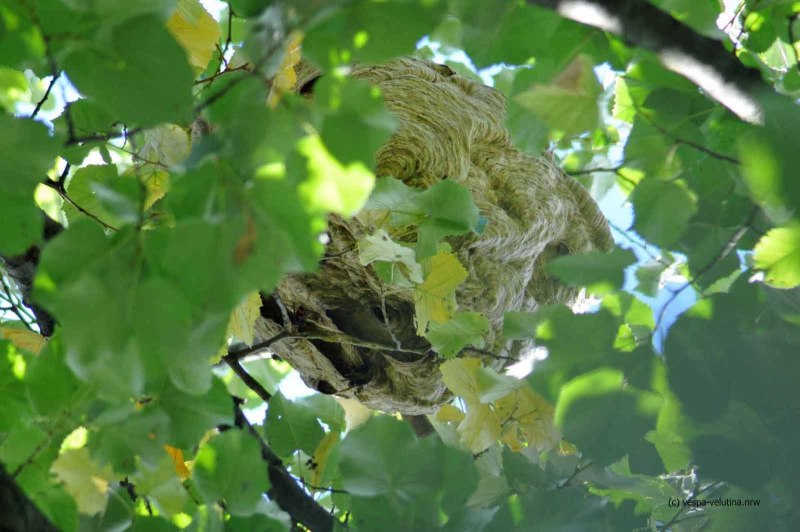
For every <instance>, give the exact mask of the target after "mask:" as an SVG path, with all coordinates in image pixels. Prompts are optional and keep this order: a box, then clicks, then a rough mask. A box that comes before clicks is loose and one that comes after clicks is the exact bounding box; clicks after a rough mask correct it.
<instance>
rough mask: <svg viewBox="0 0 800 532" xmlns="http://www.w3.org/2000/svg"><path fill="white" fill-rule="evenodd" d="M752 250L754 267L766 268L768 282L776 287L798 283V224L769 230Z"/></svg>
mask: <svg viewBox="0 0 800 532" xmlns="http://www.w3.org/2000/svg"><path fill="white" fill-rule="evenodd" d="M754 252H755V254H754V257H753V258H754V261H755V265H756V268H759V269H762V270H766V272H767V275H766V277H765V279H764V280H765V281H766V282H767V283H768V284H771V285H772V286H775V287H777V288H793V287H795V286H797V285H800V225H797V224H794V225H790V226H787V227H779V228H776V229H772V230H770V231H769V232H768V233H767V234H766V235H764V236H763V237H762V238H761V240H760V241H759V243H758V245H757V246H756V247H755V250H754Z"/></svg>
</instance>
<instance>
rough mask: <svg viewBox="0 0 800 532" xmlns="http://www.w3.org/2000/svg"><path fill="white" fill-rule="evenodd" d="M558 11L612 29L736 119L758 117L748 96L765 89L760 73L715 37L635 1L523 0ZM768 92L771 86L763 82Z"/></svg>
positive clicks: (759, 111)
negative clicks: (651, 52) (683, 78)
mask: <svg viewBox="0 0 800 532" xmlns="http://www.w3.org/2000/svg"><path fill="white" fill-rule="evenodd" d="M528 3H530V4H535V5H540V6H543V7H548V8H551V9H553V10H555V11H556V12H558V14H560V15H561V16H563V17H565V18H568V19H571V20H574V21H576V22H580V23H582V24H586V25H588V26H592V27H595V28H598V29H601V30H603V31H608V32H610V33H614V34H617V35H619V36H620V37H622V38H623V39H625V40H626V41H628V42H630V43H631V44H633V45H635V46H639V47H641V48H645V49H648V50H651V51H653V52H655V53H656V54H657V55H658V57H659V58H660V59H661V62H662V63H663V64H664V66H665V67H667V68H668V69H670V70H672V71H673V72H676V73H678V74H680V75H682V76H684V77H685V78H687V79H689V80H690V81H692V82H693V83H695V84H696V85H697V86H698V87H701V88H702V89H703V90H704V91H705V92H706V93H707V94H708V95H709V96H711V97H712V98H714V99H715V100H717V101H718V102H719V103H721V104H722V105H724V106H725V107H727V108H728V109H730V110H731V111H733V112H734V113H735V114H736V115H738V116H739V117H740V118H741V119H742V120H746V121H748V122H753V123H761V122H762V121H763V110H762V108H761V105H760V104H759V102H758V101H757V99H756V98H755V97H754V94H755V93H757V92H758V91H759V90H760V89H766V88H768V87H767V85H766V84H765V83H764V81H763V80H762V79H761V74H760V73H759V72H758V71H757V70H753V69H751V68H748V67H746V66H744V65H743V64H742V63H741V62H740V61H739V60H738V59H737V58H736V57H735V56H733V55H732V54H730V53H729V52H727V51H726V50H725V49H724V48H723V47H722V44H721V43H720V42H719V41H716V40H714V39H711V38H709V37H705V36H703V35H700V34H698V33H697V32H695V31H694V30H693V29H692V28H690V27H689V26H687V25H685V24H683V23H681V22H679V21H677V20H675V19H674V18H672V17H671V16H670V15H669V14H667V13H665V12H664V11H661V10H660V9H658V8H657V7H655V6H654V5H652V4H650V3H648V2H643V1H641V0H528ZM769 90H770V91H771V90H772V88H771V87H769Z"/></svg>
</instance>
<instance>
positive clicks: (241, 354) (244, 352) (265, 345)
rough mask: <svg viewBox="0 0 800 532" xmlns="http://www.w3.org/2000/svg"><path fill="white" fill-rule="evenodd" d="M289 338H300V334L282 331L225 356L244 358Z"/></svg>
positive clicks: (235, 358) (232, 358) (231, 358)
mask: <svg viewBox="0 0 800 532" xmlns="http://www.w3.org/2000/svg"><path fill="white" fill-rule="evenodd" d="M287 338H298V336H296V335H292V334H291V333H289V332H288V331H281V332H279V333H278V334H276V335H275V336H273V337H272V338H269V339H267V340H264V341H263V342H259V343H257V344H253V345H252V346H250V347H247V348H245V349H240V350H239V351H233V352H230V353H228V354H227V355H225V358H228V359H230V360H242V359H243V358H244V357H246V356H247V355H251V354H253V353H257V352H258V351H262V350H264V349H266V348H268V347H269V346H271V345H272V344H274V343H275V342H279V341H281V340H285V339H287Z"/></svg>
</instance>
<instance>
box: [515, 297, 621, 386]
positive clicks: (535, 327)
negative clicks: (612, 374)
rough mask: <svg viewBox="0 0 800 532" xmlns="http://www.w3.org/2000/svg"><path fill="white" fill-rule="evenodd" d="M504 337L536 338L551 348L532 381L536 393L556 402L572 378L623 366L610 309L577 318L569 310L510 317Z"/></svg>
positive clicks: (556, 308) (561, 308) (557, 308)
mask: <svg viewBox="0 0 800 532" xmlns="http://www.w3.org/2000/svg"><path fill="white" fill-rule="evenodd" d="M505 321H506V323H505V324H504V334H506V337H508V333H514V336H512V337H518V338H535V339H536V340H537V345H541V346H544V347H546V348H547V350H548V353H549V355H548V357H547V358H546V359H545V360H543V361H541V362H537V363H536V371H534V372H533V374H532V375H531V376H530V377H529V378H528V380H529V382H530V383H531V385H532V386H533V389H534V390H536V391H537V392H539V393H541V394H542V395H544V396H545V397H546V398H547V399H550V400H555V399H556V398H557V397H558V392H559V389H560V388H561V386H562V385H563V384H564V383H566V382H567V381H568V380H570V379H571V378H573V377H575V376H577V375H580V374H581V373H584V372H586V371H591V370H593V369H596V368H598V367H601V366H606V365H615V364H616V363H618V362H619V359H618V358H617V356H616V355H617V354H618V353H616V352H615V351H614V349H613V347H612V346H613V343H614V338H615V336H616V331H617V329H618V327H619V325H618V321H617V319H616V318H615V317H614V316H613V315H612V314H611V312H609V311H608V310H606V309H600V310H599V311H598V312H595V313H591V314H573V313H572V311H571V310H570V309H568V308H567V307H565V306H561V305H559V306H553V307H544V308H542V309H540V310H539V311H537V312H535V313H506V320H505Z"/></svg>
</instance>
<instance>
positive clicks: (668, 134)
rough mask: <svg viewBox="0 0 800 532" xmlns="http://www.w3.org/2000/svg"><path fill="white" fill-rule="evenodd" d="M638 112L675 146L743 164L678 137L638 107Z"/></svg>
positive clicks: (728, 156)
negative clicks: (678, 145)
mask: <svg viewBox="0 0 800 532" xmlns="http://www.w3.org/2000/svg"><path fill="white" fill-rule="evenodd" d="M636 111H637V113H638V115H639V116H641V117H642V118H644V119H645V120H646V121H647V123H648V124H650V125H651V126H653V128H655V129H656V130H657V131H658V132H659V133H661V134H662V135H664V136H665V137H667V138H669V139H672V142H674V143H675V144H683V145H684V146H688V147H690V148H693V149H695V150H697V151H699V152H702V153H705V154H706V155H710V156H711V157H713V158H715V159H719V160H720V161H725V162H729V163H731V164H741V161H740V160H739V159H737V158H736V157H732V156H730V155H725V154H724V153H719V152H717V151H714V150H712V149H711V148H706V147H705V146H703V145H702V144H698V143H697V142H694V141H692V140H688V139H684V138H681V137H678V136H677V135H675V134H673V133H671V132H669V131H667V130H666V129H665V128H664V127H662V126H661V125H659V124H656V123H655V122H654V121H653V120H652V119H651V118H650V117H649V116H647V113H643V112H642V111H641V109H640V108H639V107H638V106H637V107H636Z"/></svg>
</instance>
